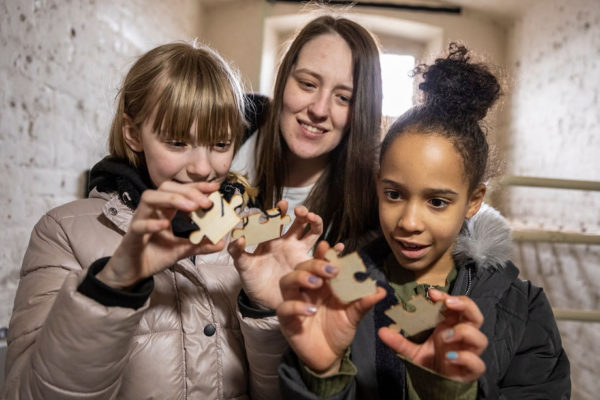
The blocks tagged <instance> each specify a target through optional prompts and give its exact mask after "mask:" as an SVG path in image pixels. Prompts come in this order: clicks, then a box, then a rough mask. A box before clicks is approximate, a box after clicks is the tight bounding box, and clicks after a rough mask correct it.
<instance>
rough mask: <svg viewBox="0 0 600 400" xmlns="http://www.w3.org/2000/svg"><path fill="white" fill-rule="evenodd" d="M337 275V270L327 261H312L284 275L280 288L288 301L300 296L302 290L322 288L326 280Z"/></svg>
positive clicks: (299, 265)
mask: <svg viewBox="0 0 600 400" xmlns="http://www.w3.org/2000/svg"><path fill="white" fill-rule="evenodd" d="M337 273H338V270H337V268H335V267H334V266H332V265H329V264H327V263H326V262H325V261H323V260H315V259H311V260H308V261H305V262H303V263H301V264H298V266H297V267H296V269H295V270H294V271H292V272H290V273H289V274H286V275H284V276H283V277H282V278H281V279H280V281H279V287H280V288H281V292H282V293H283V294H284V296H283V297H284V299H286V298H289V297H290V296H293V295H294V294H298V293H299V292H300V289H317V288H319V287H321V286H322V285H323V282H324V280H325V279H329V278H332V277H334V276H336V275H337ZM286 295H287V296H286Z"/></svg>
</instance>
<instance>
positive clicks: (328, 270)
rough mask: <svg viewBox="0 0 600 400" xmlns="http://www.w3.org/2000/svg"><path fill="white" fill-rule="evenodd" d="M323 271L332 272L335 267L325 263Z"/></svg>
mask: <svg viewBox="0 0 600 400" xmlns="http://www.w3.org/2000/svg"><path fill="white" fill-rule="evenodd" d="M325 272H327V273H328V274H333V273H334V272H335V267H334V266H333V265H326V266H325Z"/></svg>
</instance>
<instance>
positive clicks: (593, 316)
mask: <svg viewBox="0 0 600 400" xmlns="http://www.w3.org/2000/svg"><path fill="white" fill-rule="evenodd" d="M552 312H553V313H554V318H556V319H557V320H558V321H580V322H600V311H587V310H569V309H557V308H553V309H552Z"/></svg>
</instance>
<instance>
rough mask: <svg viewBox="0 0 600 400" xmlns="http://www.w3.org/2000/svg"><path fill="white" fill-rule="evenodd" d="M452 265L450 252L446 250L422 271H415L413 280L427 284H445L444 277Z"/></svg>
mask: <svg viewBox="0 0 600 400" xmlns="http://www.w3.org/2000/svg"><path fill="white" fill-rule="evenodd" d="M452 267H454V260H453V259H452V252H446V253H445V254H444V255H443V256H442V258H440V259H439V260H438V261H437V262H436V263H435V264H434V265H432V266H431V267H430V268H427V269H425V270H423V271H415V272H414V274H415V281H416V282H417V283H425V284H428V285H436V286H446V278H447V277H448V274H449V273H450V271H451V270H452Z"/></svg>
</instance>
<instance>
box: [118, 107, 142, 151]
mask: <svg viewBox="0 0 600 400" xmlns="http://www.w3.org/2000/svg"><path fill="white" fill-rule="evenodd" d="M122 130H123V140H125V143H127V146H129V148H130V149H131V150H133V151H135V152H137V153H139V152H141V151H142V150H143V149H144V146H143V145H142V132H141V131H140V129H139V128H138V127H137V126H135V124H134V123H133V121H132V120H131V117H129V115H127V114H125V113H123V127H122Z"/></svg>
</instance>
